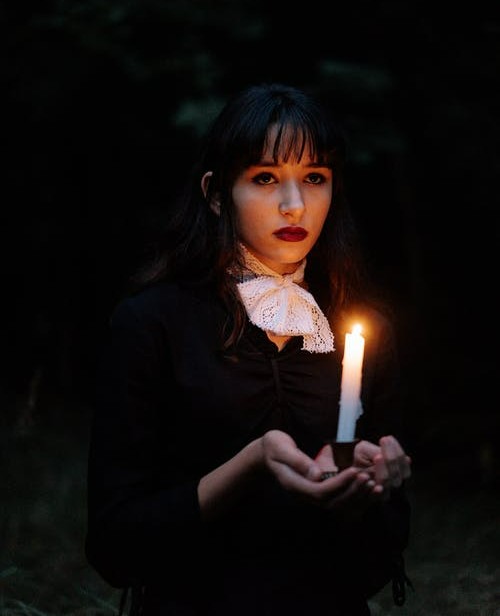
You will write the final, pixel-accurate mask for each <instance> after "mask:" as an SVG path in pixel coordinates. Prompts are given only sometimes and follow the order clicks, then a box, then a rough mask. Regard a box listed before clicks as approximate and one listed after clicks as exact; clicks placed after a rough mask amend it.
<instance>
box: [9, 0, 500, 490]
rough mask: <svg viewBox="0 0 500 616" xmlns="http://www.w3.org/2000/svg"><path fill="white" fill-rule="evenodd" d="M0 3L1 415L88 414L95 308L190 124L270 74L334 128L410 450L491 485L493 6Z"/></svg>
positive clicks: (190, 139)
mask: <svg viewBox="0 0 500 616" xmlns="http://www.w3.org/2000/svg"><path fill="white" fill-rule="evenodd" d="M10 4H11V5H14V3H10ZM0 16H1V18H2V20H1V31H0V36H1V40H2V53H1V58H0V62H1V69H2V75H1V76H2V86H3V91H4V95H3V96H2V99H3V102H4V103H5V104H6V107H4V111H3V113H2V138H1V141H2V146H3V150H4V156H3V162H2V163H1V168H2V174H1V175H2V178H3V179H2V183H1V186H0V195H1V198H2V207H1V220H2V223H1V229H2V242H1V245H2V253H3V254H2V265H3V275H2V289H3V293H2V305H3V308H4V311H5V313H4V317H3V319H2V321H1V323H2V325H1V337H0V340H1V345H0V346H1V355H2V364H3V367H2V371H1V375H0V376H1V381H0V394H1V396H2V398H1V399H2V401H3V404H2V406H3V410H2V415H3V419H2V421H3V422H5V421H6V422H8V423H9V425H12V424H13V423H14V424H15V423H17V424H18V425H19V426H23V425H29V424H32V423H37V422H39V423H40V422H42V423H43V422H44V421H57V417H58V414H60V413H64V414H65V415H68V414H72V413H73V414H75V417H76V414H81V413H87V412H88V411H91V410H92V405H93V385H94V377H95V366H96V362H97V358H98V356H99V351H100V345H101V342H102V336H103V333H104V330H105V327H106V323H107V319H108V317H109V313H110V311H111V309H112V307H113V305H114V303H115V302H116V300H117V298H118V297H119V296H120V293H121V292H122V289H123V285H124V283H125V281H126V279H127V276H128V275H129V274H130V273H131V271H132V269H133V267H134V266H135V264H136V263H137V260H138V259H139V258H140V257H141V255H142V252H143V247H144V243H145V241H146V240H147V239H148V238H149V237H150V236H151V234H154V230H155V228H156V227H157V226H158V224H160V222H161V220H162V219H163V217H164V216H165V215H168V206H169V203H170V202H171V199H172V197H173V195H174V194H175V193H176V191H177V190H178V189H179V187H180V186H181V184H182V182H183V181H184V179H185V177H186V175H187V173H188V170H189V166H190V163H191V161H192V160H193V157H194V154H195V151H196V147H197V143H198V141H197V140H198V137H199V136H200V134H201V133H202V132H203V130H204V128H205V127H206V124H207V122H208V121H209V120H210V119H211V118H212V117H213V115H214V114H215V113H216V112H217V111H218V109H219V107H220V105H221V104H222V103H223V102H224V101H225V99H226V98H227V96H229V95H231V94H233V93H234V92H235V90H237V89H239V88H240V87H243V86H246V85H248V84H249V83H253V82H260V81H268V80H277V81H284V82H288V83H291V84H293V85H297V86H300V87H304V88H306V89H308V90H310V91H312V92H314V93H317V94H318V95H319V96H320V97H321V98H322V99H323V100H325V101H327V102H328V103H329V104H330V105H331V107H332V108H333V109H334V110H335V111H336V112H337V113H338V115H339V116H340V118H341V119H342V121H343V123H344V126H345V127H346V129H347V132H348V135H349V137H350V150H349V152H350V154H349V172H348V193H349V195H350V200H351V203H352V206H353V208H354V211H355V214H356V217H357V219H358V223H359V226H360V230H361V232H362V237H363V241H364V243H365V248H366V252H367V255H368V256H369V264H370V267H371V268H372V271H373V275H374V277H375V278H376V280H377V282H378V283H379V284H380V285H381V286H382V287H383V289H384V291H385V294H386V297H387V300H388V301H389V302H390V303H391V304H392V306H393V308H394V310H395V314H396V325H397V328H398V334H399V338H400V343H401V354H402V360H403V368H404V375H405V383H406V385H407V388H408V393H409V404H408V408H407V410H406V418H407V425H408V429H409V435H410V449H411V453H412V455H413V457H414V462H415V465H416V468H417V469H418V467H419V465H420V466H421V467H424V466H426V467H431V468H432V467H435V468H436V469H441V468H442V466H443V465H445V466H446V468H447V469H448V470H449V473H448V474H447V475H446V481H457V484H458V483H464V482H465V481H469V482H470V483H471V484H476V485H477V484H481V485H488V486H493V485H494V484H496V483H497V481H498V445H497V442H498V424H499V421H498V403H497V401H496V398H497V396H496V385H497V380H498V376H499V373H498V360H497V356H498V355H497V350H496V344H497V342H496V341H497V340H498V337H497V335H496V328H497V323H496V321H497V319H498V310H497V300H496V295H497V281H498V275H497V269H496V263H497V260H496V248H497V246H498V241H499V236H498V216H497V211H498V208H499V205H500V203H499V199H498V183H499V171H500V147H499V146H500V140H499V137H500V123H499V117H498V116H499V114H498V110H499V102H500V100H499V98H500V97H499V95H498V90H499V88H500V19H499V18H497V17H496V16H492V13H491V12H489V13H488V12H487V11H484V12H483V11H482V9H481V6H480V4H478V3H474V6H473V7H472V8H471V6H470V5H468V6H466V7H464V8H458V7H457V6H456V5H450V7H449V8H447V7H446V6H444V5H443V4H442V3H426V2H416V1H415V2H412V1H409V0H399V1H386V2H376V1H372V2H359V1H355V0H354V1H350V2H346V3H342V4H335V3H332V4H330V5H328V6H327V5H321V6H320V5H315V4H304V5H300V6H299V7H298V8H293V7H292V6H291V5H289V4H288V3H283V2H269V1H262V0H241V1H238V2H230V1H224V0H217V1H213V2H202V1H190V2H170V1H164V2H160V1H158V0H156V1H155V0H143V1H139V0H130V1H128V2H127V1H125V0H121V1H116V0H110V1H107V2H98V1H86V2H83V1H82V2H76V1H73V2H69V1H67V2H65V1H59V2H36V3H35V2H33V3H29V2H24V3H20V6H4V7H3V8H2V9H1V13H0ZM82 438H83V436H82ZM436 477H437V478H439V477H440V474H439V473H436ZM441 477H442V475H441Z"/></svg>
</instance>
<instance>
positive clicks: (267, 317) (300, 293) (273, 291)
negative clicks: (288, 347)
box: [237, 246, 335, 353]
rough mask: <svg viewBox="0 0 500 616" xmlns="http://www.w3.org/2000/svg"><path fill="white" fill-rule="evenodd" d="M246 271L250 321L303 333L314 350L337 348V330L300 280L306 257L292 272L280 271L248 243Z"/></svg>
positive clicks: (306, 346)
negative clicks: (251, 251)
mask: <svg viewBox="0 0 500 616" xmlns="http://www.w3.org/2000/svg"><path fill="white" fill-rule="evenodd" d="M242 251H243V255H244V258H245V271H244V272H243V273H242V275H241V277H242V278H243V281H242V282H239V283H237V287H238V291H239V294H240V297H241V300H242V301H243V304H244V305H245V308H246V311H247V314H248V318H249V319H250V321H251V322H252V323H253V324H254V325H256V326H257V327H259V328H260V329H263V330H265V331H270V332H273V333H274V334H277V335H279V336H302V337H303V345H302V349H303V350H305V351H310V352H311V353H329V352H330V351H334V350H335V348H334V344H333V334H332V331H331V329H330V325H329V323H328V320H327V318H326V317H325V315H324V314H323V312H322V311H321V308H320V307H319V306H318V304H317V303H316V300H315V299H314V297H313V296H312V295H311V294H310V293H309V292H308V291H306V290H305V289H303V288H302V287H301V286H299V284H297V283H300V282H302V281H303V279H304V270H305V266H306V260H305V259H304V261H302V263H301V264H300V266H299V267H298V268H297V269H296V270H295V272H293V273H292V274H283V275H282V274H278V273H277V272H275V271H274V270H272V269H270V268H269V267H267V266H266V265H264V264H263V263H261V262H260V261H259V260H258V259H257V258H256V257H254V256H253V255H252V254H251V253H250V252H249V251H248V250H247V249H246V248H245V247H244V246H242Z"/></svg>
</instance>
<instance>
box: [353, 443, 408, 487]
mask: <svg viewBox="0 0 500 616" xmlns="http://www.w3.org/2000/svg"><path fill="white" fill-rule="evenodd" d="M354 466H356V467H358V468H360V469H364V470H365V471H367V472H368V473H369V474H370V475H371V476H372V477H373V478H374V479H375V481H376V483H377V484H379V485H381V486H383V488H384V489H386V490H390V489H391V488H398V487H399V486H401V484H402V483H403V481H404V480H405V479H408V478H409V477H410V476H411V458H410V456H408V455H407V454H406V453H405V451H404V450H403V448H402V447H401V445H400V444H399V442H398V440H397V439H396V438H394V436H390V435H389V436H383V437H382V438H381V439H380V440H379V444H378V445H375V444H374V443H370V442H369V441H360V442H359V443H358V444H357V445H356V447H355V449H354Z"/></svg>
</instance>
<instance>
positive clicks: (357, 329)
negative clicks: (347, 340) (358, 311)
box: [352, 323, 363, 336]
mask: <svg viewBox="0 0 500 616" xmlns="http://www.w3.org/2000/svg"><path fill="white" fill-rule="evenodd" d="M362 331H363V328H362V327H361V325H360V324H359V323H356V325H353V327H352V333H353V334H356V335H358V336H359V334H360V333H361V332H362Z"/></svg>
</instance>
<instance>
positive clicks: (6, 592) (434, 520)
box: [0, 410, 500, 616]
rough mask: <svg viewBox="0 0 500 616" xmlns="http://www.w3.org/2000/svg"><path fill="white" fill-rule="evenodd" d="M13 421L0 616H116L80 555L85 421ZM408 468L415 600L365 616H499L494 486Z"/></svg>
mask: <svg viewBox="0 0 500 616" xmlns="http://www.w3.org/2000/svg"><path fill="white" fill-rule="evenodd" d="M18 415H19V414H18ZM20 416H21V417H22V418H23V419H22V420H20V419H19V416H18V417H17V419H16V421H14V422H12V421H10V422H9V421H4V423H5V424H7V425H4V426H3V428H4V429H3V432H2V435H1V436H0V445H1V450H0V463H1V469H0V472H1V477H2V482H1V484H0V507H1V511H2V515H1V519H0V539H1V545H2V549H1V552H0V614H1V615H2V616H20V615H23V616H63V615H64V616H112V615H115V614H117V610H118V603H119V597H120V591H119V590H116V589H113V588H110V587H109V586H107V584H105V583H104V582H103V581H102V580H101V579H100V578H99V577H98V575H97V574H96V573H95V572H94V571H93V570H92V569H91V568H90V567H89V566H88V564H87V562H86V560H85V555H84V552H83V541H84V536H85V523H86V511H85V502H86V494H85V475H86V447H87V442H88V419H89V413H88V412H86V411H82V412H73V413H69V412H66V413H65V412H63V411H61V410H57V411H55V412H53V414H52V415H50V414H49V413H48V414H47V415H45V413H44V417H43V420H42V418H37V419H33V417H32V416H31V414H30V413H24V414H21V415H20ZM4 417H5V416H4ZM416 466H417V468H415V472H414V477H413V478H412V479H411V480H410V484H409V487H410V496H411V499H412V504H413V525H412V534H411V540H410V546H409V548H408V550H407V554H406V563H407V571H408V574H409V576H410V578H411V580H412V582H413V586H414V592H412V591H411V590H408V596H407V600H406V603H405V605H404V606H401V607H398V606H396V605H394V603H393V601H392V596H391V591H390V588H389V587H388V588H386V589H384V590H383V591H382V592H381V593H380V594H379V595H378V596H377V597H375V598H374V599H373V600H372V601H371V609H372V614H373V616H382V615H383V616H395V615H399V616H449V615H450V616H451V615H453V616H500V567H499V560H500V544H499V528H500V525H499V521H500V520H499V508H498V496H497V492H496V491H495V487H498V486H497V485H496V486H495V485H494V484H495V482H494V481H491V482H488V483H487V484H484V483H480V482H479V485H475V484H477V483H478V482H474V479H473V477H470V478H465V479H463V478H459V477H458V476H457V475H456V474H454V473H453V472H452V471H451V470H450V468H449V467H448V466H442V467H439V466H436V467H433V468H429V467H428V468H425V469H421V471H419V469H418V464H417V465H416ZM235 616H237V615H235Z"/></svg>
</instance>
